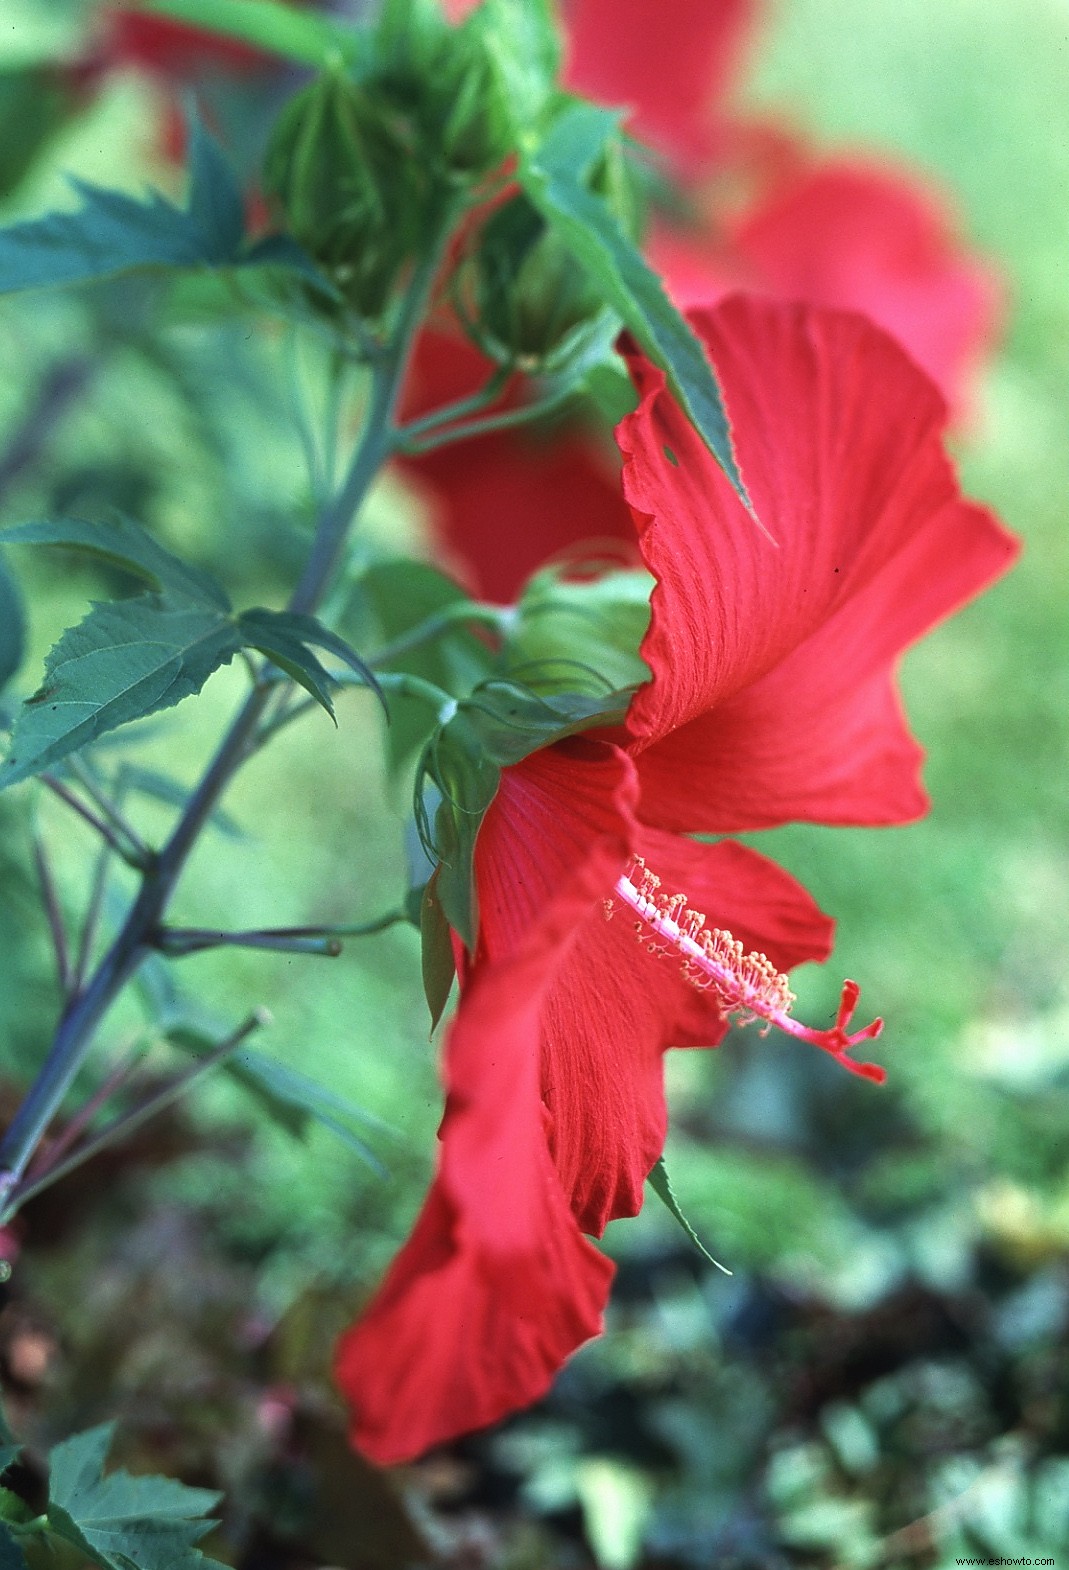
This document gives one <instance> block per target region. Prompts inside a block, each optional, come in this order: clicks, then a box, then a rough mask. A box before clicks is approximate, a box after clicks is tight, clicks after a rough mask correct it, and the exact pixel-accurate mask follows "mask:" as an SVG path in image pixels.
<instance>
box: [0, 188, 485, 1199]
mask: <svg viewBox="0 0 1069 1570" xmlns="http://www.w3.org/2000/svg"><path fill="white" fill-rule="evenodd" d="M456 217H457V214H456V213H455V212H453V213H449V214H448V215H446V219H445V220H444V221H443V224H442V228H441V231H440V235H439V240H438V244H437V245H436V246H435V247H434V248H433V251H432V253H431V254H429V255H428V256H427V257H426V258H425V259H424V260H423V261H422V262H421V263H420V264H419V265H418V266H417V268H416V270H415V272H414V274H413V277H412V279H411V282H410V284H409V287H408V290H407V292H406V294H405V296H404V298H403V300H402V302H401V306H400V310H399V312H398V316H397V321H396V325H395V328H394V332H393V334H392V338H391V342H390V347H389V352H388V353H385V354H384V355H383V356H382V357H381V358H380V359H379V360H377V361H376V363H375V364H374V365H373V367H372V371H371V376H372V387H371V399H370V403H369V406H368V413H367V418H366V421H365V425H364V430H363V435H362V437H361V441H360V444H359V446H358V448H357V450H356V452H355V454H354V456H353V460H352V463H351V465H350V468H349V472H348V474H347V475H346V478H345V480H344V481H343V483H342V486H341V489H340V490H339V491H338V493H337V495H336V496H335V497H334V499H333V501H332V502H331V503H330V504H329V505H328V507H327V508H326V509H325V511H324V512H323V514H322V516H321V518H320V522H319V527H318V528H317V530H316V535H315V538H314V540H313V542H312V549H311V552H310V554H309V557H308V561H307V564H306V566H305V569H304V572H303V574H302V575H301V578H300V581H299V583H298V584H297V587H296V589H295V590H294V592H293V595H292V596H291V599H290V603H289V609H290V610H291V611H295V612H298V613H303V614H310V613H312V612H314V611H315V609H316V607H317V606H318V604H319V603H320V601H321V599H322V597H323V595H324V594H325V593H326V591H327V589H328V587H329V585H330V582H331V579H332V577H333V574H334V572H335V570H336V569H337V567H338V565H339V563H340V562H341V560H342V557H343V554H344V549H345V543H346V539H347V535H348V531H349V527H350V524H351V522H352V520H353V518H354V516H355V515H356V513H357V512H358V511H359V509H360V506H361V504H362V503H363V501H364V498H365V496H366V495H367V492H368V490H369V489H370V487H371V484H372V481H373V480H374V479H375V477H376V475H377V473H378V471H379V468H380V467H381V465H382V463H383V462H384V461H385V459H386V458H387V457H388V455H389V454H390V452H391V451H392V450H393V447H394V443H395V434H394V426H393V420H394V411H395V408H396V405H397V402H398V398H399V396H400V391H401V386H402V383H403V380H404V376H405V372H406V369H407V366H408V361H409V357H410V354H411V350H412V343H413V340H414V337H415V333H416V330H417V328H418V326H419V324H420V322H421V320H422V318H423V315H424V313H425V311H426V307H427V301H428V299H429V296H430V292H431V289H432V286H433V283H434V279H435V276H436V274H437V271H438V267H439V263H440V259H441V256H442V255H443V254H444V250H445V247H446V245H447V243H448V239H449V235H450V233H451V232H452V228H453V222H454V219H455V218H456ZM274 690H275V689H274V686H273V684H272V683H271V682H268V681H265V680H263V679H262V678H261V679H260V680H258V681H257V683H256V685H255V686H254V687H253V690H252V692H251V693H250V694H249V696H248V698H247V699H246V701H245V703H244V704H243V705H242V708H241V709H240V710H239V712H238V714H237V716H236V718H235V719H234V721H233V722H232V724H231V726H230V729H229V731H228V732H227V734H226V736H225V737H224V738H223V741H222V742H221V744H220V746H219V748H218V750H217V751H216V754H215V756H214V758H213V759H212V761H211V763H210V764H209V766H208V769H207V771H206V772H205V774H204V776H203V777H202V779H201V781H200V784H199V785H198V786H197V788H196V790H194V792H193V794H192V795H191V796H190V798H189V800H188V801H187V803H186V806H185V808H184V810H183V812H182V814H181V816H180V818H179V819H178V822H177V823H176V825H175V827H174V829H173V830H172V833H171V836H170V838H169V839H168V841H167V843H166V844H165V845H164V846H163V848H162V849H161V851H160V852H159V855H158V856H156V857H155V858H154V859H153V861H152V863H151V864H150V865H149V866H147V867H145V868H143V869H142V881H141V888H140V891H139V893H138V894H137V897H136V898H135V900H134V902H133V904H132V905H131V907H130V909H129V911H128V912H127V915H126V919H125V921H124V922H123V924H122V926H121V928H120V929H119V932H118V934H117V935H116V937H115V939H114V941H113V942H112V944H111V946H110V948H109V949H108V950H107V952H106V953H105V954H104V956H103V958H102V959H101V960H100V963H99V964H98V966H97V968H96V970H95V971H94V973H93V975H92V977H91V978H90V979H89V981H88V982H87V984H86V986H85V987H84V989H83V990H82V991H81V992H80V993H79V994H78V996H77V997H75V998H73V999H72V1000H71V1001H70V1002H69V1004H68V1006H67V1007H66V1008H65V1010H64V1012H63V1014H62V1016H61V1018H60V1021H59V1025H58V1027H57V1030H56V1034H55V1037H54V1038H53V1041H52V1045H51V1048H50V1049H49V1052H48V1054H47V1056H46V1058H45V1061H44V1063H43V1064H42V1066H41V1069H40V1071H39V1073H38V1075H37V1077H36V1079H35V1080H34V1082H33V1084H32V1085H31V1086H30V1089H29V1091H28V1093H27V1095H26V1098H25V1100H24V1101H23V1102H22V1105H21V1106H20V1107H19V1109H18V1111H17V1112H16V1114H15V1116H14V1118H13V1120H12V1122H11V1125H10V1127H9V1128H8V1130H7V1132H6V1133H5V1135H4V1137H3V1139H2V1140H0V1206H2V1207H3V1210H4V1212H5V1213H6V1214H8V1215H10V1214H11V1213H12V1200H13V1196H15V1195H18V1196H19V1198H20V1199H21V1198H22V1197H24V1194H23V1193H22V1191H21V1190H20V1187H19V1185H20V1181H21V1179H22V1176H23V1174H24V1173H25V1171H26V1167H27V1165H28V1163H29V1161H30V1159H31V1157H32V1155H33V1152H34V1151H35V1149H36V1148H37V1144H38V1142H39V1140H40V1138H41V1135H42V1134H43V1132H44V1130H45V1129H46V1128H47V1127H48V1124H49V1123H50V1121H51V1119H52V1117H53V1116H54V1115H55V1112H56V1110H57V1109H58V1107H59V1106H60V1104H61V1103H62V1101H63V1099H64V1097H65V1096H66V1094H67V1092H68V1090H69V1089H70V1087H71V1085H72V1083H73V1081H74V1079H75V1076H76V1075H77V1073H78V1071H79V1069H80V1068H81V1066H82V1063H83V1062H84V1060H85V1058H86V1056H87V1055H88V1053H89V1050H90V1048H91V1046H92V1043H93V1037H94V1034H95V1032H96V1029H97V1026H98V1025H99V1024H100V1022H101V1020H102V1018H103V1017H104V1015H105V1014H106V1013H107V1011H108V1009H109V1008H110V1007H111V1005H112V1003H113V1002H114V1000H115V998H116V997H117V995H118V994H119V993H120V992H121V990H122V989H123V987H124V986H125V985H126V983H127V982H128V981H129V980H130V978H131V976H133V975H134V973H135V972H136V970H137V969H138V967H139V966H140V964H141V962H142V960H143V959H144V958H145V956H146V955H147V954H148V953H149V952H150V950H151V947H152V939H153V935H154V934H155V933H156V932H158V930H159V928H160V925H161V922H162V920H163V915H164V912H165V910H166V908H167V905H168V903H169V901H170V898H171V894H172V893H173V890H174V887H175V884H176V883H177V881H178V877H179V875H180V873H181V871H182V868H183V867H184V865H185V862H186V860H187V858H188V856H189V853H190V851H191V850H192V848H193V846H194V844H195V843H196V841H197V838H198V836H199V835H200V833H201V830H202V829H203V828H204V826H205V824H206V823H207V821H208V819H209V818H210V817H211V814H212V812H213V811H214V809H215V806H216V804H217V802H218V800H219V798H220V796H221V795H222V794H223V791H224V790H225V789H226V787H227V785H228V784H229V782H230V780H231V778H232V777H233V775H234V774H235V773H236V771H237V770H238V769H239V768H240V767H241V765H242V763H243V762H244V761H245V759H246V758H247V757H248V756H250V754H251V753H252V752H253V751H255V750H256V733H257V729H258V726H259V724H260V720H261V718H262V716H263V712H264V709H265V708H266V706H267V704H268V702H269V700H270V697H271V693H272V692H273V691H274ZM79 805H80V804H79ZM83 815H84V812H83ZM98 828H99V831H100V832H102V833H103V831H104V830H107V833H106V834H104V837H105V838H107V839H108V840H109V842H111V840H112V839H113V838H115V839H117V837H115V836H113V835H112V833H111V830H110V828H109V827H108V825H106V824H104V825H99V826H98ZM114 848H115V849H116V851H117V852H118V853H119V854H120V855H124V859H127V860H128V859H130V858H129V852H128V851H125V848H124V847H121V846H120V845H119V843H115V845H114ZM124 851H125V854H124Z"/></svg>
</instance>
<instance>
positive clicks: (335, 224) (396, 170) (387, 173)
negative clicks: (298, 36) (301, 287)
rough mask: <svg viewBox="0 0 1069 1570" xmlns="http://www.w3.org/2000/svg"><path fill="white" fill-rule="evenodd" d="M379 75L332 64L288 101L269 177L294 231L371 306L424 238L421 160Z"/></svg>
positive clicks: (341, 284) (341, 283)
mask: <svg viewBox="0 0 1069 1570" xmlns="http://www.w3.org/2000/svg"><path fill="white" fill-rule="evenodd" d="M402 131H403V127H401V126H399V125H398V123H397V121H396V119H395V117H394V116H393V115H392V114H391V111H390V106H389V105H388V103H384V102H383V101H382V98H381V96H380V95H378V94H376V92H375V90H374V87H373V85H365V84H361V83H357V82H354V81H352V80H351V79H350V78H349V77H347V76H346V75H344V74H343V73H342V72H341V71H336V70H335V71H328V72H327V73H325V74H324V75H323V76H321V77H319V78H318V79H317V80H316V81H315V82H313V83H312V84H311V85H310V86H309V87H306V88H305V89H304V90H303V91H302V92H299V93H298V94H296V96H295V97H294V98H293V99H292V100H291V101H290V102H289V104H287V106H286V108H285V109H284V110H283V113H282V115H281V117H280V119H279V121H278V124H277V126H276V128H275V132H274V135H273V137H272V140H271V144H270V147H269V148H268V153H267V159H266V162H265V166H264V185H265V189H266V190H267V192H268V194H269V195H270V196H273V197H275V198H276V199H277V200H278V202H279V203H280V204H281V206H282V208H283V210H284V212H285V215H286V220H287V223H288V226H289V229H290V231H291V233H292V234H293V235H294V237H295V238H296V239H297V240H299V241H300V242H301V244H302V245H303V246H304V247H305V248H306V249H307V250H308V251H309V253H310V254H311V255H312V256H313V257H314V258H315V259H316V261H318V262H319V263H320V265H321V266H322V267H323V269H324V271H325V272H326V273H327V275H328V276H329V277H330V279H331V281H332V282H333V283H334V284H335V285H336V287H337V288H338V290H339V292H340V293H341V294H342V295H344V296H345V298H346V299H347V300H349V301H350V303H351V304H353V305H354V306H356V308H357V310H359V311H360V312H361V313H362V314H364V315H366V316H376V315H378V314H379V313H380V312H381V311H382V309H383V307H384V306H385V304H386V302H387V300H388V298H389V295H390V291H391V289H392V287H393V284H394V281H395V279H396V277H397V273H398V271H399V269H400V268H401V266H402V265H403V263H404V262H405V260H406V259H407V258H408V257H409V256H411V255H412V254H413V253H414V251H415V250H416V249H417V248H418V243H419V228H420V218H421V214H422V212H423V209H424V205H425V200H426V198H425V189H424V188H425V180H424V174H423V170H422V168H421V165H420V163H419V161H418V160H417V159H415V158H414V157H413V155H412V149H411V148H410V147H409V146H406V144H405V140H404V137H403V134H402Z"/></svg>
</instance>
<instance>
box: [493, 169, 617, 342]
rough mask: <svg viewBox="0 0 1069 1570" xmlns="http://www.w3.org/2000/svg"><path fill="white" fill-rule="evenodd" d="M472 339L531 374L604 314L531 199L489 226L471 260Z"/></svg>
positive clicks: (501, 212)
mask: <svg viewBox="0 0 1069 1570" xmlns="http://www.w3.org/2000/svg"><path fill="white" fill-rule="evenodd" d="M474 270H475V304H476V309H477V312H478V320H477V322H476V323H474V324H473V325H474V331H475V333H476V335H477V337H478V338H479V340H480V345H481V347H482V348H483V349H484V350H486V351H487V352H488V353H489V354H491V355H492V356H493V357H494V358H495V359H498V360H502V361H504V362H506V363H510V362H517V363H519V364H521V365H529V366H530V367H532V368H533V367H534V366H535V365H538V364H541V363H542V362H543V361H544V360H546V359H547V358H548V357H549V356H550V355H551V354H552V353H553V351H554V350H555V349H558V348H560V347H561V345H562V344H563V343H564V342H565V340H566V339H567V338H568V337H569V336H570V335H571V334H572V333H573V332H574V331H575V330H576V328H578V327H579V326H580V325H581V324H583V323H584V322H587V321H589V320H590V319H591V318H593V317H594V316H596V315H597V314H598V312H599V311H600V310H601V308H602V299H601V295H600V293H599V291H598V289H597V287H596V286H595V285H594V283H593V282H592V281H591V279H590V276H589V274H588V273H587V271H586V269H585V268H584V267H582V266H581V264H580V263H579V262H577V261H576V259H575V257H574V256H573V255H572V253H571V251H570V250H569V249H568V247H567V246H566V245H565V244H564V242H563V241H562V240H561V239H560V238H559V236H558V235H556V234H555V233H554V231H553V230H552V229H551V228H550V227H549V225H548V224H547V223H546V221H545V219H544V218H543V217H542V215H541V213H539V212H538V210H537V209H536V208H535V207H534V206H533V205H532V204H531V202H529V201H528V199H527V197H526V196H522V195H521V196H514V197H512V198H510V200H509V201H507V202H505V204H504V205H503V206H502V207H499V208H498V209H497V211H496V212H495V213H494V214H493V216H492V217H491V218H490V220H489V222H488V223H487V224H486V227H485V228H484V229H483V232H482V234H481V236H480V238H479V244H478V249H477V251H476V253H475V259H474Z"/></svg>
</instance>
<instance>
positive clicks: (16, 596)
mask: <svg viewBox="0 0 1069 1570" xmlns="http://www.w3.org/2000/svg"><path fill="white" fill-rule="evenodd" d="M2 539H3V536H2V535H0V541H2ZM25 648H26V617H25V614H24V612H23V609H22V595H21V594H20V592H19V587H18V584H17V583H16V582H15V580H14V578H13V577H12V576H11V574H10V573H9V572H8V570H7V567H6V566H5V565H4V562H3V560H2V558H0V692H2V691H3V689H4V688H5V687H6V686H7V684H8V682H9V681H10V680H11V678H12V676H14V675H15V673H16V671H17V670H18V668H19V666H20V665H21V664H22V656H23V654H24V652H25Z"/></svg>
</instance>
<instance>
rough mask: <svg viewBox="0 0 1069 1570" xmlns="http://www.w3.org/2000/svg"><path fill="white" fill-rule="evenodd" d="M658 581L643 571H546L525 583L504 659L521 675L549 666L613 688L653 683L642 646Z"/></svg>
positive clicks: (558, 671) (558, 568) (620, 569)
mask: <svg viewBox="0 0 1069 1570" xmlns="http://www.w3.org/2000/svg"><path fill="white" fill-rule="evenodd" d="M595 565H597V566H598V567H603V565H604V564H602V563H597V564H595ZM653 582H654V580H653V578H652V577H651V576H650V574H649V573H647V572H644V571H643V570H642V569H641V568H618V569H615V570H613V569H610V570H608V571H605V570H601V571H599V572H598V573H597V575H596V576H593V577H579V576H577V571H576V567H575V566H574V565H569V566H568V567H567V568H560V567H554V566H550V567H543V568H542V569H541V571H540V572H537V573H535V574H534V576H533V577H531V578H529V579H528V581H527V583H526V584H525V585H524V590H523V594H522V595H521V597H520V600H519V602H518V603H517V605H516V610H515V617H514V619H513V621H512V624H511V626H510V628H509V631H508V635H507V637H506V640H505V646H504V649H503V651H502V659H503V660H504V661H505V662H506V663H507V664H508V666H509V667H510V669H512V670H514V671H516V672H517V673H520V672H522V671H523V670H524V669H530V670H538V669H542V670H545V671H556V672H557V673H558V674H559V675H561V676H563V674H564V673H565V672H567V671H569V670H572V671H575V670H577V669H580V668H582V669H583V670H585V671H589V672H592V673H593V674H594V675H596V676H597V677H599V678H600V679H601V680H602V681H603V682H604V684H605V685H606V687H608V688H616V689H622V688H625V687H633V686H638V685H639V684H640V683H642V682H645V681H648V680H649V672H648V670H647V669H646V666H645V665H644V664H643V662H642V660H641V658H640V657H639V646H640V645H641V643H642V639H643V636H644V635H645V632H646V628H647V626H648V625H649V618H650V603H649V602H650V591H651V590H652V588H653Z"/></svg>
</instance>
